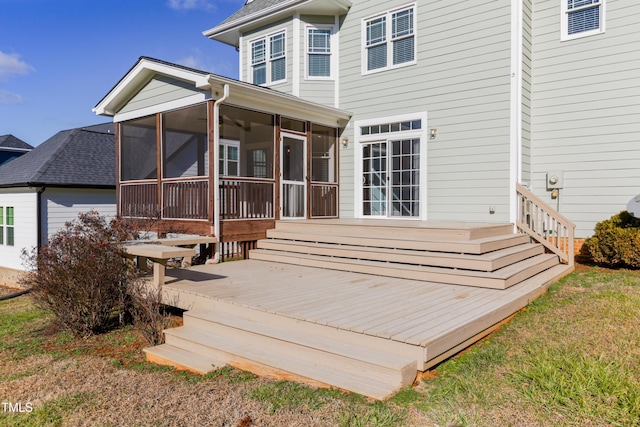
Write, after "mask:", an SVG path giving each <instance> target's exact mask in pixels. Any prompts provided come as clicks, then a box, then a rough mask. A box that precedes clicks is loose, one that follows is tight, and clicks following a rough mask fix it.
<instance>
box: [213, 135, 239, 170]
mask: <svg viewBox="0 0 640 427" xmlns="http://www.w3.org/2000/svg"><path fill="white" fill-rule="evenodd" d="M219 161H220V164H219V165H218V166H219V168H220V175H222V176H240V141H233V140H228V139H221V140H220V160H219Z"/></svg>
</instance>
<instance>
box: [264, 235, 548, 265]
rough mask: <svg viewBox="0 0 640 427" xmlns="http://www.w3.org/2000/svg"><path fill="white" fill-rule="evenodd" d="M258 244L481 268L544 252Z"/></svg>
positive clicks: (532, 247)
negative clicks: (455, 251) (453, 251)
mask: <svg viewBox="0 0 640 427" xmlns="http://www.w3.org/2000/svg"><path fill="white" fill-rule="evenodd" d="M257 247H258V249H267V250H272V251H281V252H291V253H301V254H309V255H322V256H333V257H340V258H353V259H362V260H370V261H384V262H396V263H403V264H414V265H423V266H433V267H448V268H464V269H468V270H480V271H495V270H497V269H500V268H503V267H506V266H508V265H510V264H513V263H514V262H518V261H522V260H525V259H527V258H530V257H532V256H535V255H539V254H541V253H543V252H544V248H543V246H542V245H540V244H533V243H525V244H522V245H517V246H511V247H508V248H504V249H499V250H497V251H492V252H488V253H485V254H480V255H471V254H460V253H451V252H433V251H417V250H412V249H388V248H373V247H362V246H354V245H336V244H331V243H313V242H301V241H291V240H285V239H266V240H260V241H258V245H257Z"/></svg>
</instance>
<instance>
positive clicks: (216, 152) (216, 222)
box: [209, 76, 229, 262]
mask: <svg viewBox="0 0 640 427" xmlns="http://www.w3.org/2000/svg"><path fill="white" fill-rule="evenodd" d="M212 79H213V78H212V76H210V77H209V81H211V80H212ZM211 91H212V92H213V88H212V90H211ZM212 95H213V94H212ZM227 98H229V84H228V83H225V84H224V92H223V95H222V97H221V98H218V99H216V100H215V101H214V103H213V123H212V126H214V130H213V168H211V167H210V169H212V170H213V171H214V173H213V230H214V234H215V235H216V238H217V239H218V243H216V245H215V253H214V254H213V260H214V261H215V262H219V261H220V244H221V243H222V242H221V241H220V172H219V171H218V165H219V163H220V129H218V123H220V104H222V103H223V102H224V101H226V100H227Z"/></svg>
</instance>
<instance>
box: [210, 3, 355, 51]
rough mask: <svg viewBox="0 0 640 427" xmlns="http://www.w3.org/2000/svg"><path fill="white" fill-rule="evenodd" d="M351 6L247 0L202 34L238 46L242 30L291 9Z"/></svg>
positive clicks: (314, 11) (336, 11) (331, 10)
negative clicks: (231, 13)
mask: <svg viewBox="0 0 640 427" xmlns="http://www.w3.org/2000/svg"><path fill="white" fill-rule="evenodd" d="M350 7H351V2H350V1H349V0H248V1H247V2H246V3H245V4H244V6H242V8H240V10H238V11H237V12H236V13H234V14H233V15H231V16H230V17H228V18H227V19H225V20H224V21H222V22H221V23H220V24H218V25H216V26H215V27H213V28H212V29H210V30H207V31H204V32H203V33H202V34H204V35H205V36H207V37H209V38H210V39H212V40H217V41H220V42H222V43H226V44H229V45H231V46H235V47H238V40H239V38H240V34H241V33H242V32H243V31H246V30H249V29H253V28H257V27H260V26H263V25H267V24H269V23H271V22H275V21H277V20H279V19H282V18H285V17H287V16H292V15H293V12H294V11H295V12H298V13H301V14H308V15H329V16H333V15H343V14H345V13H346V12H347V11H348V10H349V8H350Z"/></svg>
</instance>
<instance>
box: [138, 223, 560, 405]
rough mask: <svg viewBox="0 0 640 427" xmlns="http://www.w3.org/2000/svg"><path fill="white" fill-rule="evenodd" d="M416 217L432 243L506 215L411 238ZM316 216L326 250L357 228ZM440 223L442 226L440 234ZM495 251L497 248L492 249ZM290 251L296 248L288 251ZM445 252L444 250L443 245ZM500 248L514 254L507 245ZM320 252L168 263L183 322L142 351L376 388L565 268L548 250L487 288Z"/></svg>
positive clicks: (466, 241) (407, 378)
mask: <svg viewBox="0 0 640 427" xmlns="http://www.w3.org/2000/svg"><path fill="white" fill-rule="evenodd" d="M323 221H326V220H323ZM343 224H344V223H343ZM381 224H382V223H379V224H375V225H374V227H378V226H381ZM416 224H417V223H410V222H405V224H403V225H401V227H403V228H414V230H412V231H411V232H410V233H411V236H414V241H415V242H424V241H427V240H428V241H430V242H431V243H432V244H433V242H439V243H440V247H441V248H442V247H444V246H448V245H449V243H447V242H453V241H459V242H460V244H461V245H462V246H464V247H470V246H469V245H471V246H473V245H472V244H473V243H474V242H475V243H478V242H485V241H495V237H496V236H498V235H504V233H505V230H507V228H505V227H504V226H497V227H494V226H489V227H488V228H487V227H486V225H485V226H484V227H479V226H478V225H475V226H474V225H472V224H471V225H467V224H458V225H457V227H456V228H455V230H453V229H452V228H451V227H452V226H453V224H449V225H445V224H442V223H441V224H438V226H436V227H427V228H429V230H427V231H425V232H426V233H427V234H429V233H433V234H431V236H430V237H424V236H422V237H415V236H416V232H417V231H420V230H415V229H416V228H425V227H424V223H422V224H423V226H422V227H419V226H417V225H416ZM326 225H327V226H328V225H329V224H328V223H326ZM368 225H369V224H363V226H365V227H366V226H368ZM316 226H317V227H321V228H320V229H315V230H314V231H313V232H312V231H310V230H309V227H306V232H307V233H311V234H314V233H321V234H322V233H324V234H325V237H324V239H323V241H322V242H321V243H318V244H319V245H320V247H321V248H322V251H324V250H326V249H327V248H326V245H327V243H326V240H331V239H332V237H331V236H333V237H336V236H345V235H348V234H356V235H359V232H356V231H355V228H358V226H357V225H356V224H353V223H351V224H350V225H349V227H348V229H349V230H351V231H348V232H347V231H345V230H347V228H345V229H344V230H343V231H341V232H337V233H334V231H333V230H332V229H329V228H327V229H324V230H322V227H324V224H316ZM286 227H293V228H289V229H288V230H287V232H288V233H290V234H291V233H292V234H296V233H302V230H301V229H300V230H296V229H295V228H296V227H303V228H304V225H303V224H302V225H300V224H293V223H290V224H287V225H286ZM479 228H482V229H479ZM490 228H493V229H492V230H490ZM443 230H449V232H445V233H444V234H443ZM369 231H370V230H369ZM379 231H381V235H379V239H382V240H390V239H393V238H394V237H393V236H394V233H393V232H388V230H387V228H386V227H384V228H381V229H380V230H379ZM423 231H424V230H423ZM283 233H285V231H284V230H280V234H278V233H276V234H278V239H280V238H281V237H282V234H283ZM397 233H398V231H397V230H396V233H395V234H397ZM315 235H318V234H315ZM452 236H453V237H452ZM352 237H354V236H352ZM355 237H356V238H357V239H360V237H357V236H355ZM503 237H504V239H503V240H505V241H512V240H513V239H514V237H513V236H509V235H504V236H503ZM516 238H517V239H519V237H518V236H516ZM314 239H315V238H311V239H310V240H314ZM409 240H411V239H409ZM306 241H307V242H309V238H307V240H306ZM316 243H317V242H316ZM353 243H354V241H353V240H351V241H350V242H349V244H348V245H347V248H346V249H345V248H337V249H339V250H348V251H356V252H357V250H356V249H354V248H352V247H351V246H353ZM492 245H493V243H492ZM518 245H524V246H526V249H525V251H524V252H525V253H526V252H528V251H529V250H530V249H529V246H527V245H530V244H529V243H528V242H524V243H523V242H519V243H518ZM293 246H294V247H295V249H287V250H286V251H285V253H284V254H281V255H282V256H283V257H286V256H287V253H288V252H287V251H289V250H296V251H297V250H298V248H297V246H296V244H294V245H293ZM427 246H428V245H427ZM499 246H500V245H499ZM369 250H373V249H372V247H370V248H369ZM398 250H399V251H406V249H402V248H400V249H398ZM504 250H505V248H504V247H500V248H494V250H493V251H491V252H499V251H504ZM258 251H260V250H258ZM363 252H366V251H363ZM390 252H393V251H390ZM401 253H402V252H401ZM290 255H291V256H292V257H294V258H295V257H298V256H299V255H296V254H295V252H293V253H291V254H290ZM352 255H353V254H351V255H349V256H352ZM396 255H397V254H396ZM411 255H412V256H418V254H416V253H412V254H411ZM442 255H443V256H444V257H445V258H447V257H450V256H451V254H450V253H447V252H442ZM316 256H321V255H316ZM338 256H339V257H342V256H345V254H344V253H339V255H338ZM432 256H435V257H436V258H438V257H437V253H436V254H434V253H432V251H431V250H428V251H427V252H425V258H430V257H432ZM479 256H480V257H481V258H482V257H485V258H487V259H488V260H489V261H488V262H495V260H496V259H497V258H500V257H497V256H495V254H493V255H491V254H489V256H487V254H480V255H479ZM505 256H506V257H508V258H512V257H513V253H511V252H509V253H507V254H506V255H505ZM528 256H529V257H531V258H536V257H540V256H545V255H544V254H534V253H529V254H528ZM367 257H368V255H367ZM464 257H466V255H464V256H463V258H464ZM454 258H455V257H454ZM365 261H366V260H365ZM326 262H328V263H329V264H326V265H327V266H328V267H325V268H317V267H313V266H307V265H297V264H299V262H298V261H295V262H294V263H288V262H287V261H286V259H285V261H284V262H274V261H265V260H259V259H249V260H245V261H234V262H228V263H222V264H217V265H203V266H194V267H192V268H190V269H189V270H183V269H176V270H170V271H168V272H167V277H166V282H165V283H166V285H165V287H164V289H163V290H164V298H165V301H166V302H167V303H169V304H171V305H174V306H177V307H180V308H183V309H185V310H188V311H187V312H186V313H185V314H184V326H183V327H181V328H176V329H170V330H167V331H165V333H166V344H164V345H162V346H160V347H155V348H151V349H147V354H148V357H149V359H150V360H154V361H156V362H159V363H167V364H172V365H175V366H180V367H183V368H187V369H191V370H195V371H198V372H208V371H210V370H212V369H214V367H216V366H222V365H225V364H230V365H233V366H236V367H240V368H243V369H249V370H252V371H255V372H258V373H265V372H271V373H275V374H277V375H278V376H280V377H284V378H294V379H298V380H303V381H306V382H309V383H312V384H319V385H330V386H334V387H338V388H343V389H347V390H351V391H355V392H358V393H362V394H365V395H368V396H372V397H375V398H378V399H382V398H385V397H387V396H389V395H390V394H391V393H393V392H394V391H396V390H399V389H400V388H402V387H404V386H406V385H408V384H411V382H412V381H413V380H414V379H415V377H416V374H417V372H418V371H424V370H426V369H428V368H429V367H431V366H433V365H435V364H437V363H439V362H441V361H442V360H444V359H445V358H447V357H449V356H451V355H453V354H455V353H456V352H458V351H460V350H462V349H463V348H465V347H467V346H468V345H470V344H472V343H473V342H475V341H477V340H479V339H481V338H482V337H483V336H484V335H486V334H487V333H489V332H490V331H491V330H492V329H493V328H495V327H496V325H498V324H499V323H500V322H502V321H503V320H504V319H506V318H508V317H509V316H511V315H512V314H514V313H516V312H517V311H518V310H520V309H521V308H523V307H525V306H526V305H527V304H528V303H529V302H530V301H532V300H534V299H536V298H537V297H539V296H540V295H541V294H542V293H543V292H545V290H546V288H547V286H548V285H549V284H550V283H551V282H553V281H554V280H556V279H557V278H559V277H561V276H563V275H565V274H567V273H568V272H569V271H570V268H569V267H567V266H566V265H562V264H559V263H558V262H557V260H556V261H555V263H553V264H552V265H549V266H547V268H545V269H543V270H542V271H537V270H536V271H532V272H531V273H530V274H527V275H526V277H524V276H523V277H522V278H521V279H520V280H518V281H517V283H513V284H510V286H508V287H507V288H505V289H491V288H487V287H478V286H469V285H456V284H450V283H449V284H447V283H440V282H435V281H429V280H412V279H407V278H399V277H391V275H385V274H383V275H378V274H376V275H373V274H365V273H359V272H353V271H341V270H340V269H341V268H342V267H341V266H338V267H337V268H338V269H332V267H331V264H330V263H331V259H328V261H326ZM366 262H369V263H371V262H373V261H366ZM429 262H430V261H429ZM437 262H440V261H437ZM447 262H448V261H447ZM514 262H516V264H517V263H518V262H520V263H521V262H522V261H514ZM483 265H484V264H483ZM378 267H379V266H377V267H376V268H378ZM485 267H486V265H484V266H483V267H482V268H485ZM349 268H351V267H349ZM428 268H433V267H428ZM505 268H507V269H509V268H513V267H512V266H506V267H504V266H502V264H500V266H499V268H498V270H496V271H498V272H500V271H501V270H503V269H505ZM342 270H344V269H343V268H342ZM373 270H375V269H373ZM450 270H451V271H452V272H455V271H457V270H459V269H456V268H451V269H450ZM480 273H482V274H487V272H486V271H481V272H480ZM421 277H422V278H423V279H424V277H423V276H421ZM425 277H426V276H425ZM434 277H440V276H438V275H435V276H434Z"/></svg>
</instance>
